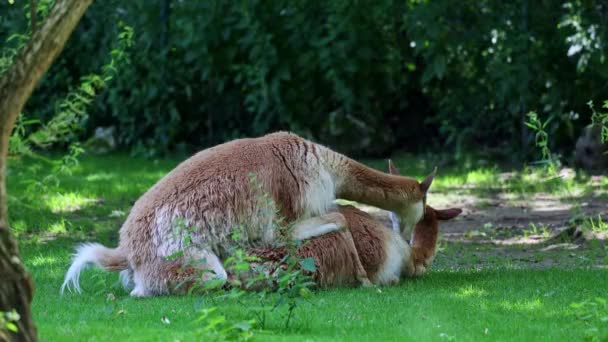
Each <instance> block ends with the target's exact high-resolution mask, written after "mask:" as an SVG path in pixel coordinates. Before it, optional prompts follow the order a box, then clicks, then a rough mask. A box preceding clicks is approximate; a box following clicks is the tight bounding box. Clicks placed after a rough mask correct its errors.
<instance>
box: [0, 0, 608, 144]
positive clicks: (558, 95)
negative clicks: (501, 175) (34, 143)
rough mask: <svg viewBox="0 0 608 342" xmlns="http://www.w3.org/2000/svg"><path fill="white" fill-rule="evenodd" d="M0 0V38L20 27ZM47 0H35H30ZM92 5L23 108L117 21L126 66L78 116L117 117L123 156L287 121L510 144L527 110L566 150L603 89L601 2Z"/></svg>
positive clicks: (318, 131) (50, 94)
mask: <svg viewBox="0 0 608 342" xmlns="http://www.w3.org/2000/svg"><path fill="white" fill-rule="evenodd" d="M16 2H17V3H16V4H15V5H12V6H11V5H8V4H7V3H6V1H3V2H0V13H2V17H1V18H0V39H1V40H2V41H5V40H6V39H7V37H8V36H9V35H10V34H11V33H16V32H25V31H26V30H27V20H26V18H25V17H24V12H27V9H26V11H24V6H25V7H27V4H26V3H25V2H24V1H19V0H16ZM41 3H43V4H44V3H48V1H41ZM557 3H558V2H556V1H553V0H537V1H531V0H514V1H502V0H494V1H489V0H486V1H483V0H482V1H480V0H463V1H458V2H454V1H450V0H433V1H425V0H409V1H387V0H384V1H383V0H380V1H378V0H375V1H369V0H368V1H345V0H323V1H310V0H309V1H301V0H292V1H278V0H277V1H274V0H273V1H262V0H247V1H219V0H208V1H194V0H181V1H180V0H147V1H144V0H130V1H116V0H112V1H110V0H104V1H97V2H95V4H94V5H93V6H92V7H91V10H90V11H89V12H88V13H87V15H86V17H85V18H84V20H83V21H82V22H81V24H80V26H79V28H78V30H77V32H75V34H74V36H73V37H72V38H71V40H70V41H69V43H68V46H67V47H66V50H65V52H64V53H63V54H62V56H61V58H60V59H59V61H58V63H56V64H55V65H54V66H53V68H52V70H51V71H50V73H49V75H48V76H47V77H46V79H45V80H44V82H43V84H42V85H41V86H40V89H39V91H37V92H36V93H35V97H34V98H33V99H32V101H31V102H30V103H29V105H28V107H27V114H28V115H29V116H34V117H38V118H43V119H48V118H49V117H50V116H51V115H52V113H53V111H54V107H53V99H55V98H57V97H60V96H61V95H62V94H64V93H65V92H66V91H67V90H68V89H70V87H75V86H77V85H78V80H79V79H80V77H81V76H83V75H86V74H88V73H91V72H96V71H98V70H100V69H101V66H102V65H103V63H104V61H106V60H107V55H108V53H109V51H110V50H111V48H112V46H113V43H114V42H115V40H116V35H117V33H118V31H119V29H118V26H117V23H118V22H119V21H123V22H125V23H126V24H128V25H130V26H132V27H133V28H134V31H135V36H134V47H133V48H132V49H131V50H130V51H129V53H130V62H129V63H128V64H124V65H121V66H120V72H119V73H118V75H117V77H115V79H114V80H112V83H111V84H110V86H109V88H108V89H107V90H106V91H104V92H103V93H102V94H101V95H100V96H99V97H98V98H97V100H96V102H95V104H94V105H93V106H91V107H90V110H89V116H88V120H87V121H86V122H84V123H83V124H84V125H85V127H86V132H85V133H83V136H84V135H86V134H90V132H91V131H92V129H94V127H96V126H103V125H116V126H117V128H118V129H117V131H118V133H119V141H120V142H121V144H123V145H124V146H128V147H130V148H134V149H135V150H137V151H147V152H151V153H163V152H167V151H171V150H175V149H198V148H201V147H203V146H208V145H212V144H216V143H218V142H222V141H225V140H227V139H230V138H234V137H237V136H241V135H259V134H263V133H265V132H267V131H271V130H276V129H290V130H294V131H297V132H299V133H302V134H305V135H308V136H310V137H312V138H315V139H319V140H323V141H324V142H327V143H329V144H332V145H333V146H335V147H337V148H340V149H342V150H344V151H347V152H349V153H365V154H368V155H369V154H380V153H386V152H387V151H388V150H390V149H393V148H403V149H407V150H418V149H420V148H424V147H428V146H435V147H437V146H449V148H454V149H458V148H463V147H479V146H484V147H485V148H488V149H496V150H500V151H502V152H504V153H506V154H508V153H513V152H517V153H520V152H521V151H522V146H524V145H526V143H527V141H528V140H529V135H528V134H527V133H526V131H525V130H524V128H523V125H522V121H523V118H524V116H525V114H526V113H527V112H528V111H529V110H536V111H537V112H538V113H539V114H540V115H541V116H542V117H543V118H545V119H546V118H549V117H553V118H554V120H552V122H551V127H550V133H552V137H554V138H555V139H554V140H553V141H554V142H555V143H556V144H558V145H560V146H561V147H563V148H565V149H572V143H573V140H574V139H575V137H576V134H578V132H579V130H580V128H581V127H582V126H584V125H585V124H587V123H588V122H589V117H590V111H589V110H588V108H587V106H586V103H587V102H588V101H589V100H595V101H596V103H600V102H601V100H604V99H606V98H607V97H608V96H607V95H608V61H606V39H607V38H608V32H607V30H608V25H606V23H607V22H608V5H607V4H606V3H605V2H604V1H600V0H597V1H570V2H564V3H563V4H560V5H557Z"/></svg>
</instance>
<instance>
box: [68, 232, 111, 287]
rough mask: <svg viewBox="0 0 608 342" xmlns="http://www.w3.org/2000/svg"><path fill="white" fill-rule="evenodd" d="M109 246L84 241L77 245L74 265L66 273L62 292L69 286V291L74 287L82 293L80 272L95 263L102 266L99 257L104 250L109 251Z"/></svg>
mask: <svg viewBox="0 0 608 342" xmlns="http://www.w3.org/2000/svg"><path fill="white" fill-rule="evenodd" d="M108 250H109V248H107V247H104V246H102V245H100V244H98V243H83V244H81V245H79V246H78V247H76V253H75V254H74V257H73V260H72V265H71V266H70V268H69V269H68V272H67V273H66V275H65V280H64V281H63V284H62V285H61V293H62V294H63V292H64V290H65V289H66V288H67V289H68V291H71V290H72V289H74V290H76V292H78V293H81V292H82V289H81V288H80V284H79V281H80V272H82V270H84V269H85V268H87V267H88V266H89V265H91V264H94V265H96V266H98V267H101V264H100V263H99V257H100V255H101V254H102V253H103V252H106V251H108Z"/></svg>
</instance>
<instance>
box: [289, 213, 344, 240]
mask: <svg viewBox="0 0 608 342" xmlns="http://www.w3.org/2000/svg"><path fill="white" fill-rule="evenodd" d="M346 227H347V223H346V219H345V218H344V216H343V215H342V214H340V213H328V214H324V215H319V216H315V217H311V218H309V219H304V220H301V221H297V222H296V223H295V224H294V225H293V230H292V239H293V240H296V241H301V240H306V239H310V238H312V237H315V236H321V235H324V234H327V233H331V232H335V231H339V230H344V229H345V228H346Z"/></svg>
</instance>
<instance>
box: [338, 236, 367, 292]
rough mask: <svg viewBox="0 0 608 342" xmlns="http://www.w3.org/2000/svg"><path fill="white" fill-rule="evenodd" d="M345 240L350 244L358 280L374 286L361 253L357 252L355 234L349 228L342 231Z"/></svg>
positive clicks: (363, 283) (365, 284) (364, 285)
mask: <svg viewBox="0 0 608 342" xmlns="http://www.w3.org/2000/svg"><path fill="white" fill-rule="evenodd" d="M342 236H343V237H344V240H346V243H347V244H348V248H349V251H350V253H351V256H352V259H353V264H354V265H355V276H356V277H357V280H358V281H359V282H360V283H361V286H363V287H369V286H372V282H371V281H370V280H369V278H368V277H367V271H365V268H363V264H361V259H359V253H358V252H357V247H356V246H355V240H353V235H352V234H351V233H350V231H349V230H348V229H347V230H346V231H344V232H343V233H342Z"/></svg>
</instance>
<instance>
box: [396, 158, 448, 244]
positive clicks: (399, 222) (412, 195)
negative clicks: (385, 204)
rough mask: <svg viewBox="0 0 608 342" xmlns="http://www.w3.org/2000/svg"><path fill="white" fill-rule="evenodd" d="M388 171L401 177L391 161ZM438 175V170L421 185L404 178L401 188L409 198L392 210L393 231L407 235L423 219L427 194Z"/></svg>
mask: <svg viewBox="0 0 608 342" xmlns="http://www.w3.org/2000/svg"><path fill="white" fill-rule="evenodd" d="M388 170H389V173H390V174H391V175H395V176H399V171H398V170H397V168H396V167H395V165H394V164H393V162H392V161H391V160H390V159H389V160H388ZM436 173H437V168H435V169H434V170H433V172H431V174H429V175H428V176H426V178H425V179H424V180H423V181H422V182H420V183H418V182H417V181H415V180H412V179H411V178H406V177H402V180H401V183H403V184H401V185H402V186H401V187H403V188H404V189H407V190H406V191H403V195H404V196H405V197H407V198H405V201H404V200H401V201H399V202H398V203H397V204H396V205H394V209H392V210H391V211H392V213H391V215H390V217H391V221H392V223H393V230H395V231H397V230H398V231H399V232H400V233H401V234H406V233H407V232H408V231H409V230H410V229H411V228H412V227H414V226H415V225H416V223H417V222H419V221H420V220H421V219H422V217H423V216H424V208H425V206H426V194H427V192H428V190H429V188H430V187H431V184H432V183H433V178H435V174H436ZM399 203H408V205H406V206H400V205H399ZM412 203H413V204H412Z"/></svg>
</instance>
